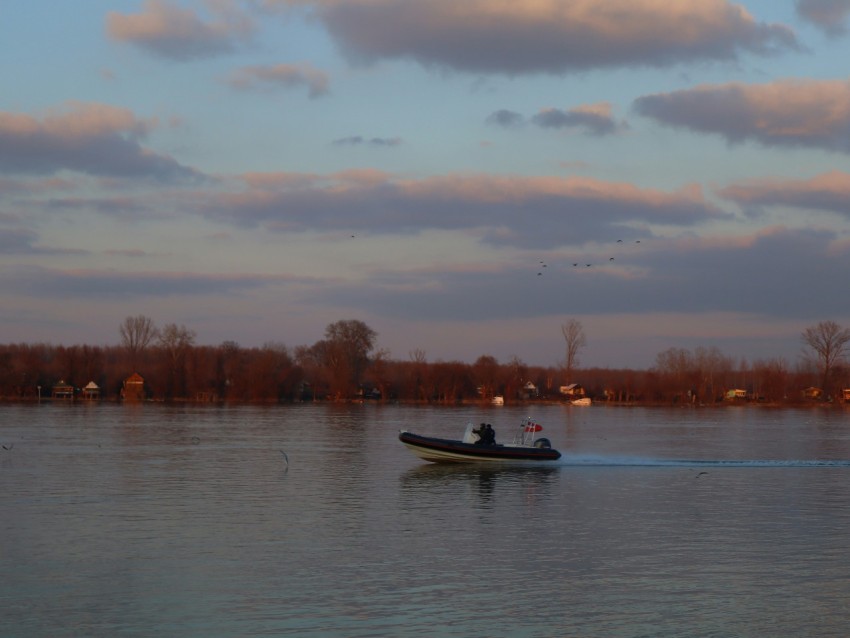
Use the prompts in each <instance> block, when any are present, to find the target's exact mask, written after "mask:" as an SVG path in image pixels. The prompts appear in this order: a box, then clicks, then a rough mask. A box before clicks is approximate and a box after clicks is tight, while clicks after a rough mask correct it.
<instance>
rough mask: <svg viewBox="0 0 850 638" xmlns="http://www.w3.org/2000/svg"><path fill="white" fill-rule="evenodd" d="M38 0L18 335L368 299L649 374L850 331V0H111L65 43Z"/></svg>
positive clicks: (96, 340) (419, 328)
mask: <svg viewBox="0 0 850 638" xmlns="http://www.w3.org/2000/svg"><path fill="white" fill-rule="evenodd" d="M11 3H12V6H10V8H9V10H8V12H7V13H8V19H7V20H6V21H5V22H4V24H3V25H0V37H2V38H3V41H4V43H6V47H5V48H6V50H7V51H10V52H11V53H10V54H9V55H7V56H4V58H3V59H2V60H0V74H2V79H3V80H4V81H5V82H4V86H7V87H14V89H15V90H10V91H6V92H4V94H3V96H2V97H0V264H2V267H0V297H2V299H3V304H2V311H0V339H2V341H3V342H20V341H24V342H33V341H49V342H53V343H64V344H73V343H91V344H103V343H117V342H118V340H119V335H118V330H117V327H118V325H119V323H120V322H121V321H122V320H123V319H124V318H125V317H126V316H128V315H136V314H146V315H148V316H151V317H152V318H153V319H154V320H155V321H157V322H160V323H166V322H174V323H182V324H186V325H187V326H189V327H191V328H192V329H194V330H195V331H196V332H197V334H198V341H199V342H201V343H211V344H216V343H220V342H222V341H225V340H232V341H236V342H238V343H240V344H242V345H246V346H249V345H262V344H263V343H265V342H269V341H275V342H283V343H286V344H287V345H289V346H292V347H294V346H298V345H305V344H307V345H309V344H312V343H314V342H315V341H317V340H318V339H320V338H321V337H322V334H323V332H324V328H325V326H326V325H327V324H328V323H331V322H333V321H336V320H339V319H348V318H356V319H361V320H363V321H365V322H366V323H367V324H368V325H370V327H372V328H373V329H375V330H376V332H377V333H378V344H379V346H380V347H382V348H386V349H388V350H389V351H390V353H391V356H393V357H395V358H400V359H404V358H406V356H407V353H408V352H409V351H411V350H413V349H421V350H424V351H425V352H426V354H427V356H428V358H429V359H430V360H436V359H443V360H447V359H459V360H466V361H473V360H474V359H475V358H477V357H478V356H480V355H482V354H492V355H493V356H496V357H497V358H498V359H500V360H507V359H508V357H510V356H512V355H516V356H518V357H520V358H521V359H523V360H524V361H526V362H528V363H533V364H543V365H557V364H558V363H559V361H560V359H561V358H562V357H563V354H562V350H563V337H562V336H561V333H560V325H561V323H563V322H564V321H566V320H567V319H569V318H577V319H579V320H581V321H582V322H583V324H584V327H585V332H586V333H587V338H588V346H587V348H586V351H585V352H584V353H583V356H582V362H583V363H584V364H586V365H604V366H632V367H649V366H651V365H652V363H653V362H654V358H655V355H656V354H657V353H658V352H659V351H661V350H664V349H666V348H669V347H696V346H713V345H716V346H718V347H720V348H721V349H722V350H724V352H725V353H726V354H728V355H731V356H733V357H736V358H737V357H741V358H749V359H753V358H767V357H784V358H786V360H788V361H789V362H791V363H793V362H794V361H795V360H796V357H797V354H798V353H799V350H800V341H799V335H800V332H801V331H802V330H803V329H804V328H805V327H808V326H809V325H812V324H814V323H817V322H819V321H823V320H834V321H837V322H839V323H843V324H845V325H850V306H848V304H847V303H846V302H845V301H844V295H843V294H840V290H841V288H842V286H843V275H844V274H845V273H846V272H848V270H850V268H849V267H850V76H848V74H847V71H846V68H845V67H846V64H845V63H844V62H843V61H845V60H846V59H850V57H848V53H850V50H848V49H850V43H848V40H847V38H848V37H850V36H848V34H847V33H846V26H847V21H848V19H850V3H841V2H823V1H820V2H818V1H816V0H796V1H795V0H787V1H786V0H783V1H781V2H768V1H767V0H760V1H757V0H752V1H744V2H731V1H727V0H694V1H692V2H679V3H670V2H663V1H662V0H614V1H612V0H604V1H603V0H581V1H571V2H568V1H566V0H517V1H515V2H504V1H502V0H469V1H467V2H456V1H452V2H450V1H448V0H418V1H416V2H410V1H409V0H344V1H343V0H144V1H140V0H133V1H130V2H126V3H121V4H120V5H116V4H115V3H110V2H106V0H93V1H92V2H87V3H85V5H79V6H76V7H70V6H65V5H64V4H63V5H58V6H57V5H51V8H52V9H51V10H52V11H53V17H52V19H53V20H55V21H56V23H58V24H62V25H63V29H64V32H63V38H62V39H59V40H57V39H56V38H55V36H53V35H51V34H50V33H48V32H47V31H45V29H44V28H43V24H44V21H43V20H44V18H43V15H44V12H43V10H44V8H45V6H46V5H43V4H42V3H41V2H40V1H37V2H25V1H24V0H11ZM69 4H70V3H69ZM72 43H73V45H72ZM21 69H26V73H21Z"/></svg>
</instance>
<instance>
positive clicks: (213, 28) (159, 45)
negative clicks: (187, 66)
mask: <svg viewBox="0 0 850 638" xmlns="http://www.w3.org/2000/svg"><path fill="white" fill-rule="evenodd" d="M208 4H209V7H210V10H211V11H212V12H214V13H215V14H216V19H214V20H210V21H204V20H203V19H202V18H201V17H200V16H198V15H197V13H195V12H194V11H191V10H184V9H180V8H178V7H176V6H173V5H172V4H170V3H169V2H166V1H165V0H145V3H144V5H143V8H142V12H141V13H136V14H130V15H125V14H122V13H118V12H115V11H110V12H109V13H108V14H107V16H106V32H107V34H108V35H109V36H110V37H111V38H112V39H113V40H115V41H117V42H129V43H131V44H135V45H137V46H139V47H142V48H143V49H146V50H148V51H150V52H152V53H155V54H157V55H160V56H162V57H166V58H171V59H175V60H189V59H192V58H198V57H206V56H209V55H216V54H220V53H227V52H229V51H231V50H233V48H234V46H235V44H236V43H237V42H239V41H243V40H246V39H248V38H249V37H250V36H251V35H252V33H253V31H254V25H253V23H252V21H251V20H250V19H249V18H248V17H247V16H246V15H245V14H243V13H241V12H240V11H238V10H237V9H235V8H233V7H228V6H227V5H225V4H223V3H220V2H219V3H208Z"/></svg>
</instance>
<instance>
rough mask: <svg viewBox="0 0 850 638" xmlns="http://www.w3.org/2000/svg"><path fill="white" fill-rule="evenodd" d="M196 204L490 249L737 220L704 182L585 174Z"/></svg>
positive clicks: (388, 180)
mask: <svg viewBox="0 0 850 638" xmlns="http://www.w3.org/2000/svg"><path fill="white" fill-rule="evenodd" d="M193 201H194V202H195V204H194V205H195V210H196V212H197V213H199V214H201V215H204V216H206V217H209V218H212V219H215V220H218V221H223V222H226V223H230V224H234V225H236V226H246V227H252V226H263V227H265V228H267V229H269V230H272V231H277V232H305V231H308V230H311V231H319V232H328V231H331V230H333V231H339V230H340V229H349V230H357V231H365V232H368V233H374V234H409V233H419V232H422V231H425V230H461V231H465V232H472V233H475V234H476V236H479V237H480V238H481V239H482V240H483V241H485V242H487V243H490V244H495V245H513V246H525V247H529V246H537V247H546V246H549V247H551V246H559V245H565V244H576V243H581V242H583V241H585V240H592V239H605V238H609V239H610V237H611V236H612V235H613V234H616V233H620V232H621V231H620V230H619V229H620V228H622V225H624V224H633V225H634V224H644V225H645V224H652V223H657V224H669V225H672V226H680V227H689V226H694V225H697V224H700V223H702V222H705V221H707V220H710V219H716V218H719V217H726V216H728V215H726V214H725V213H723V212H722V211H720V210H719V209H717V208H716V207H714V206H713V205H712V204H710V203H709V202H707V201H706V200H705V198H704V197H703V194H702V191H701V189H700V188H699V187H698V186H688V187H686V188H683V189H681V190H679V191H675V192H663V191H658V190H653V189H641V188H638V187H636V186H634V185H632V184H626V183H616V182H603V181H599V180H594V179H589V178H584V177H570V178H562V177H525V176H492V175H464V174H459V175H446V176H436V177H430V178H426V179H419V180H417V179H402V178H398V177H395V176H392V175H388V174H384V173H379V172H376V171H367V172H349V173H340V174H335V175H327V176H313V177H311V178H309V179H308V178H307V177H306V176H304V175H298V176H296V177H295V178H289V177H288V176H287V174H282V175H281V176H280V177H273V176H267V177H266V178H265V179H262V180H261V179H259V177H258V176H257V175H252V176H250V182H248V188H246V189H243V190H240V191H235V190H231V191H228V192H223V193H219V194H217V195H216V196H214V197H207V198H205V199H203V198H194V200H193Z"/></svg>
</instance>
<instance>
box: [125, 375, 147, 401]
mask: <svg viewBox="0 0 850 638" xmlns="http://www.w3.org/2000/svg"><path fill="white" fill-rule="evenodd" d="M121 398H122V399H123V400H124V401H128V402H134V401H144V400H145V380H144V379H143V378H142V375H140V374H139V373H138V372H134V373H133V374H131V375H130V376H129V377H127V378H126V379H124V384H123V386H122V387H121Z"/></svg>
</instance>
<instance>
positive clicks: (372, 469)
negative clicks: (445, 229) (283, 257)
mask: <svg viewBox="0 0 850 638" xmlns="http://www.w3.org/2000/svg"><path fill="white" fill-rule="evenodd" d="M528 414H531V416H533V417H534V418H535V420H537V421H539V422H540V423H542V424H543V426H544V428H545V430H544V432H543V435H545V436H547V438H549V439H550V440H551V441H552V444H553V446H554V447H556V448H558V449H560V450H561V451H562V453H563V455H564V456H563V458H562V459H561V460H560V461H558V462H557V463H555V464H552V465H546V466H520V467H503V468H498V467H485V468H481V467H476V466H450V467H444V466H436V465H430V464H426V463H424V462H422V461H420V460H419V459H417V458H415V457H414V456H413V455H412V454H410V453H409V452H408V451H407V450H406V449H404V448H403V446H402V445H401V444H400V443H399V442H398V441H397V439H396V435H397V432H398V430H399V429H400V428H404V429H408V430H411V431H414V432H418V433H422V434H432V435H435V436H443V437H449V438H456V437H459V436H460V434H461V432H462V429H463V426H464V424H465V423H466V422H467V421H472V422H476V423H477V422H480V421H484V420H486V421H488V422H490V423H493V425H494V427H495V428H496V431H497V434H498V436H499V438H500V439H504V438H506V437H509V435H510V434H512V432H513V427H514V426H515V425H517V424H518V423H519V422H520V420H521V419H522V418H523V417H525V416H527V415H528ZM0 444H2V446H3V448H2V449H0V488H2V489H0V574H2V578H0V609H2V612H0V635H2V636H4V637H15V636H59V637H61V636H75V637H76V636H152V635H156V636H209V637H217V636H299V637H301V636H303V637H307V638H310V637H326V636H327V637H336V636H339V637H378V636H388V637H407V636H429V637H430V636H458V637H465V638H466V637H474V636H481V637H484V636H487V637H495V636H505V637H507V636H510V637H526V636H527V637H546V636H582V637H587V636H605V637H618V636H628V637H637V636H647V637H649V636H652V637H656V636H723V637H726V636H766V635H783V636H845V635H846V634H847V627H848V626H850V606H849V605H848V601H850V576H848V574H850V547H848V538H850V507H848V505H850V490H848V487H850V461H848V460H850V412H846V411H842V410H817V409H812V410H799V411H796V410H770V409H759V408H752V407H750V408H727V409H719V410H689V409H670V410H667V409H642V408H606V407H601V406H593V407H590V408H586V407H585V408H578V407H562V406H544V407H537V406H535V407H534V408H528V407H525V408H512V407H505V408H495V409H490V408H488V409H486V410H484V411H481V410H479V409H476V408H458V409H448V408H442V409H435V408H415V407H398V406H374V405H351V406H341V407H337V406H313V405H305V406H285V407H270V408H263V407H228V408H215V407H206V406H200V407H197V406H195V407H193V406H188V407H183V406H181V407H169V406H162V405H141V406H120V405H109V404H104V405H50V404H43V405H12V406H2V407H0Z"/></svg>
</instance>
